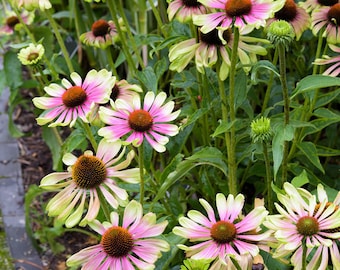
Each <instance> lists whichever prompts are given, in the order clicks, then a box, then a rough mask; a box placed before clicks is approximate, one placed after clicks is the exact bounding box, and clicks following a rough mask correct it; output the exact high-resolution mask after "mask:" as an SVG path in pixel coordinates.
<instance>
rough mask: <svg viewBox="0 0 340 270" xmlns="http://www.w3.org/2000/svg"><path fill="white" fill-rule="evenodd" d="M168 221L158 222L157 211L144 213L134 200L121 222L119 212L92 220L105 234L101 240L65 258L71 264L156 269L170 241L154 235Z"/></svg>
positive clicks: (121, 269)
mask: <svg viewBox="0 0 340 270" xmlns="http://www.w3.org/2000/svg"><path fill="white" fill-rule="evenodd" d="M167 224H168V222H167V221H163V222H160V223H156V215H155V214H154V213H147V214H146V215H144V216H143V208H142V206H141V204H140V203H138V202H136V201H131V202H130V203H129V204H128V205H127V206H126V208H125V210H124V216H123V219H122V221H121V222H119V216H118V214H117V213H116V212H112V213H111V215H110V222H103V223H100V222H99V221H98V220H95V221H94V222H91V223H90V224H89V225H90V227H91V228H92V229H93V230H95V231H96V232H97V233H99V234H100V235H102V239H101V242H100V244H98V245H95V246H91V247H88V248H85V249H83V250H81V251H79V252H78V253H76V254H74V255H72V256H71V257H70V258H69V259H68V260H67V262H66V264H67V265H68V266H69V267H71V266H79V265H82V268H81V269H84V270H93V269H103V270H104V269H114V270H133V269H154V268H155V265H154V263H155V262H156V261H157V259H158V258H159V257H160V256H161V255H162V254H161V252H165V251H168V250H169V248H170V247H169V244H168V243H167V242H166V241H164V240H161V239H157V238H155V237H156V236H159V235H161V234H162V233H163V231H164V229H165V227H166V226H167Z"/></svg>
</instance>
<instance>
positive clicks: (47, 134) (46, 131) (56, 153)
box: [42, 126, 62, 171]
mask: <svg viewBox="0 0 340 270" xmlns="http://www.w3.org/2000/svg"><path fill="white" fill-rule="evenodd" d="M42 137H43V139H44V141H45V142H46V144H47V145H48V147H49V148H50V150H51V154H52V158H53V170H55V171H57V170H58V169H59V168H61V166H62V162H61V158H62V157H61V145H60V144H59V143H58V140H57V139H56V137H55V134H54V133H53V131H52V129H51V128H49V127H47V126H43V127H42Z"/></svg>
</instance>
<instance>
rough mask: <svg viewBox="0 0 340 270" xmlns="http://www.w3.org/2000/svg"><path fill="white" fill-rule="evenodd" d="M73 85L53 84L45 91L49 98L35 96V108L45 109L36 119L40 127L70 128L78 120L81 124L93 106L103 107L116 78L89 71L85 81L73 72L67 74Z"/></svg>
mask: <svg viewBox="0 0 340 270" xmlns="http://www.w3.org/2000/svg"><path fill="white" fill-rule="evenodd" d="M70 77H71V79H72V81H73V82H74V84H72V83H71V82H69V81H68V80H66V79H63V80H62V81H61V83H62V86H60V85H58V84H56V83H52V84H50V85H49V86H47V87H45V88H44V90H45V91H46V93H47V94H49V95H50V96H51V97H37V98H34V99H33V103H34V105H35V106H36V107H38V108H40V109H43V110H46V111H44V112H43V113H42V114H41V115H40V116H39V117H38V118H37V122H38V124H39V125H44V124H46V123H48V122H51V121H53V120H54V119H55V118H57V117H58V118H57V119H56V120H55V121H54V122H53V123H51V124H50V125H49V126H67V125H70V126H71V127H72V126H73V125H74V124H75V122H76V120H77V119H78V118H80V119H81V120H82V121H84V122H86V123H87V122H88V120H87V119H86V117H87V114H89V112H90V111H91V106H92V105H93V104H104V103H106V102H108V101H109V98H110V94H111V91H112V88H113V86H114V83H115V80H116V79H115V77H113V76H112V73H111V72H109V71H107V70H106V69H102V70H100V71H96V70H91V71H90V72H89V73H87V75H86V77H85V79H84V81H83V80H82V78H81V77H80V76H79V75H78V74H77V73H76V72H73V73H71V75H70Z"/></svg>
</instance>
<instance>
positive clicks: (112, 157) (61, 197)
mask: <svg viewBox="0 0 340 270" xmlns="http://www.w3.org/2000/svg"><path fill="white" fill-rule="evenodd" d="M124 154H125V147H123V148H122V145H121V143H120V142H107V141H106V140H104V139H103V140H101V141H100V143H99V145H98V150H97V153H96V155H95V156H94V155H93V152H92V151H90V150H88V151H85V152H84V154H83V155H81V156H79V157H76V156H74V155H73V154H71V153H68V154H66V155H65V156H64V157H63V162H64V163H65V165H67V166H69V167H68V170H67V172H55V173H51V174H49V175H47V176H45V177H44V178H43V179H42V180H41V183H40V187H41V188H44V189H48V190H59V189H60V188H61V189H62V190H61V191H59V193H58V194H57V195H55V196H54V197H53V198H52V199H51V200H50V201H49V203H48V205H47V207H46V210H47V211H48V214H49V215H50V216H57V220H59V221H61V222H62V223H65V225H66V227H73V226H75V225H77V224H78V223H79V221H80V220H81V218H82V215H83V212H84V207H85V201H86V200H87V199H88V197H89V199H88V200H89V204H88V211H87V214H86V215H85V217H84V218H83V219H82V221H81V222H80V225H81V226H84V225H86V223H87V222H89V221H92V220H94V219H95V218H96V217H97V215H98V211H99V207H100V202H99V198H98V190H100V192H101V193H102V194H103V195H104V197H105V199H106V200H107V202H108V204H109V205H110V206H111V207H113V208H117V207H118V205H124V204H126V203H127V199H128V194H127V192H126V191H125V190H124V189H122V188H120V187H118V185H117V183H116V181H115V180H114V179H120V180H122V181H124V182H128V183H138V182H139V169H138V168H133V169H125V168H127V167H128V166H129V165H130V162H131V160H132V159H133V158H134V152H133V151H131V152H129V153H128V154H127V156H126V159H125V160H123V161H122V162H120V163H118V162H119V161H120V160H121V159H122V158H123V155H124ZM124 169H125V170H124ZM77 205H78V206H77Z"/></svg>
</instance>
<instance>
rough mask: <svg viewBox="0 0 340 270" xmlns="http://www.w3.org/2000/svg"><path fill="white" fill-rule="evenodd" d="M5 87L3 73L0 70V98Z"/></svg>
mask: <svg viewBox="0 0 340 270" xmlns="http://www.w3.org/2000/svg"><path fill="white" fill-rule="evenodd" d="M7 86H8V85H7V82H6V75H5V71H4V70H3V69H2V70H0V96H1V94H2V92H3V90H4V89H5V88H6V87H7Z"/></svg>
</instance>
